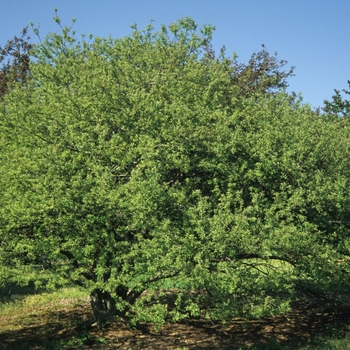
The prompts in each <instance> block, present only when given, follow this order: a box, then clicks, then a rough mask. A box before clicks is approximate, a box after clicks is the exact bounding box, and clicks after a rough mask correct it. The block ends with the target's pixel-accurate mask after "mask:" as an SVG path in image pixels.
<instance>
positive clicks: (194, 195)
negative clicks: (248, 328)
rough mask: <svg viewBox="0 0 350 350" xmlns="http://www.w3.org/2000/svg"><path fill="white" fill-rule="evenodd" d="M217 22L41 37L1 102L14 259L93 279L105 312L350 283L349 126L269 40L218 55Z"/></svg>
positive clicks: (86, 283) (331, 289)
mask: <svg viewBox="0 0 350 350" xmlns="http://www.w3.org/2000/svg"><path fill="white" fill-rule="evenodd" d="M212 32H213V28H212V27H210V26H204V27H203V28H202V29H201V30H198V29H197V26H196V24H195V23H194V22H193V20H191V19H190V18H186V19H183V20H179V21H178V22H176V23H175V24H172V25H170V26H169V27H168V28H167V27H161V29H160V30H159V31H158V32H157V31H155V30H154V29H153V28H152V27H151V26H149V27H147V28H146V29H145V30H143V31H140V30H138V29H137V28H136V27H135V28H134V30H133V32H132V34H131V35H130V36H128V37H125V38H121V39H111V38H109V39H103V38H95V39H89V40H87V39H86V40H83V41H81V42H79V41H78V40H77V39H76V38H75V37H74V35H72V33H71V32H70V30H69V29H68V28H66V27H64V28H63V31H62V33H61V34H51V35H49V36H48V37H47V38H46V40H44V41H43V43H42V44H41V45H38V46H37V47H36V48H35V50H34V52H33V54H34V57H35V60H33V61H32V63H31V66H30V72H31V79H30V80H29V81H28V82H27V84H25V85H23V84H20V83H18V84H17V86H16V87H14V88H13V89H12V90H11V91H10V92H9V93H8V94H7V95H6V96H5V97H4V100H3V101H2V103H1V122H0V137H1V138H0V161H1V163H0V189H1V193H2V195H1V196H0V237H1V243H0V265H1V266H6V268H7V269H13V270H15V271H17V273H18V274H21V273H24V271H28V266H33V265H35V266H40V267H41V269H42V270H43V271H48V270H52V271H54V272H55V273H56V275H57V276H60V278H61V279H63V280H64V281H69V282H71V283H72V282H73V283H76V284H78V285H81V286H83V287H85V288H86V289H87V291H89V292H90V294H91V303H92V307H93V310H94V313H95V317H96V320H97V321H98V322H105V321H108V320H110V319H113V318H114V317H115V316H119V317H122V318H124V319H125V320H127V321H130V322H136V321H138V320H144V321H153V322H156V323H158V324H162V323H163V322H164V321H165V320H174V321H176V320H179V319H182V318H186V317H191V316H205V317H208V318H211V319H217V320H229V319H230V318H232V317H234V316H241V315H243V316H247V317H249V316H260V315H264V314H273V313H277V312H281V311H284V310H287V309H288V305H289V304H288V303H289V301H290V299H291V298H293V296H294V295H295V293H296V292H297V291H298V290H300V288H306V287H309V288H313V289H314V290H318V291H319V292H327V293H335V294H341V293H343V291H344V290H346V288H348V287H349V282H348V281H349V279H348V272H349V255H350V252H349V249H350V240H349V227H350V225H349V222H350V215H349V209H348V208H349V204H350V193H349V191H350V186H349V179H350V177H349V175H350V173H349V170H350V169H349V168H350V163H349V153H350V151H349V146H350V144H349V138H348V132H347V130H346V129H345V128H340V129H339V127H338V126H337V125H336V124H335V123H333V122H332V121H331V120H325V118H321V117H319V116H317V115H316V114H315V113H314V112H313V111H312V110H310V108H309V107H308V106H303V105H302V104H301V103H300V102H299V101H298V100H296V99H294V100H293V103H291V97H290V96H288V95H287V94H286V93H285V92H284V91H283V87H284V86H285V78H286V77H287V76H288V74H290V73H288V72H287V73H282V72H280V71H278V70H276V67H277V66H276V64H277V65H278V62H277V61H274V60H273V59H272V60H269V59H267V57H268V56H266V55H264V54H263V55H262V56H259V59H260V62H264V60H265V62H267V63H270V65H269V64H268V65H267V66H265V70H264V68H262V69H261V70H259V64H258V62H256V64H254V63H253V62H250V63H249V64H248V65H246V67H249V66H250V68H251V69H250V70H249V69H248V68H247V69H238V68H237V65H236V64H235V60H234V59H229V58H227V57H225V55H224V54H221V55H220V56H219V57H217V58H216V57H215V56H214V54H213V53H212V51H211V50H210V49H208V47H209V48H210V40H211V36H212ZM258 61H259V60H258ZM254 72H255V73H254ZM273 72H275V73H274V74H272V73H273ZM254 74H255V75H254ZM254 77H256V79H255V80H254ZM254 81H255V83H254ZM254 86H255V87H256V88H255V89H254V88H252V87H254ZM243 87H246V90H245V91H243V92H242V89H243ZM271 91H273V93H271ZM344 288H345V289H344Z"/></svg>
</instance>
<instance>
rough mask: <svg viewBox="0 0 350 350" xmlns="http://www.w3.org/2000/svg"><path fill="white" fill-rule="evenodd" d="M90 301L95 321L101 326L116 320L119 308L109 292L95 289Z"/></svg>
mask: <svg viewBox="0 0 350 350" xmlns="http://www.w3.org/2000/svg"><path fill="white" fill-rule="evenodd" d="M90 302H91V306H92V310H93V312H94V316H95V321H96V323H97V324H98V325H99V326H101V325H103V324H105V323H108V322H112V321H114V320H115V317H116V316H117V314H118V313H117V308H116V306H115V300H114V299H113V298H112V296H111V295H110V294H109V293H108V292H103V291H101V290H100V289H95V290H94V291H93V292H92V293H91V294H90Z"/></svg>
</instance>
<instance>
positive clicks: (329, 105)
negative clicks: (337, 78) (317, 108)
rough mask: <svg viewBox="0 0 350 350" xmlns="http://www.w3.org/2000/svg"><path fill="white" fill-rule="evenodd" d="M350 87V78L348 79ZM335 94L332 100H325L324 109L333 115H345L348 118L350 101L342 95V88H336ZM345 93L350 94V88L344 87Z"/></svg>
mask: <svg viewBox="0 0 350 350" xmlns="http://www.w3.org/2000/svg"><path fill="white" fill-rule="evenodd" d="M348 84H349V87H350V80H348ZM334 91H335V95H333V96H332V101H328V100H325V101H324V107H323V110H324V111H325V112H326V113H329V114H331V115H335V116H340V117H343V118H344V117H345V120H347V119H348V118H346V117H349V115H350V101H349V100H346V99H345V98H344V97H342V95H341V92H340V90H337V89H335V90H334ZM342 92H344V93H345V95H350V90H345V89H343V90H342Z"/></svg>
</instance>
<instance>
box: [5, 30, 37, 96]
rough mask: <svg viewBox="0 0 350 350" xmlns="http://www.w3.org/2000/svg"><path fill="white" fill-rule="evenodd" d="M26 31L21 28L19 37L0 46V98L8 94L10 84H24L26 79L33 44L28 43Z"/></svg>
mask: <svg viewBox="0 0 350 350" xmlns="http://www.w3.org/2000/svg"><path fill="white" fill-rule="evenodd" d="M27 31H28V28H27V27H26V28H23V29H22V34H21V36H20V37H16V36H15V37H14V38H13V39H12V40H8V41H7V43H6V44H5V46H4V47H3V48H2V47H1V46H0V63H1V62H4V63H3V66H2V68H1V70H0V98H2V97H3V96H4V95H5V94H7V93H8V91H9V87H10V84H12V83H14V82H20V83H22V84H25V83H26V81H27V79H28V76H29V63H30V51H31V50H32V49H33V44H31V43H29V39H30V37H29V36H28V35H27ZM6 58H7V61H6Z"/></svg>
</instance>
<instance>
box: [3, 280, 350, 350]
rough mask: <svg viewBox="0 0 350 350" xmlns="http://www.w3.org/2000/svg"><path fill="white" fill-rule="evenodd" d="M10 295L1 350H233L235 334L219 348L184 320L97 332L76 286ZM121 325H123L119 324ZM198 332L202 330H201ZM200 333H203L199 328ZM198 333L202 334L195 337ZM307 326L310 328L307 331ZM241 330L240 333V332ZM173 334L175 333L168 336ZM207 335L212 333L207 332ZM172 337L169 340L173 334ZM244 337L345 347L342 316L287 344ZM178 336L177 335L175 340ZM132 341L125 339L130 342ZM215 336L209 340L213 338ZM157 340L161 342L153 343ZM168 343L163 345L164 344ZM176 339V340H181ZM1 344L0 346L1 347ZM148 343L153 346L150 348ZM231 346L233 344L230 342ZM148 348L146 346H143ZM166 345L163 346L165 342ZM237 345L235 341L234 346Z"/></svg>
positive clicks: (348, 344) (262, 348) (320, 348)
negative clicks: (197, 348) (156, 328)
mask: <svg viewBox="0 0 350 350" xmlns="http://www.w3.org/2000/svg"><path fill="white" fill-rule="evenodd" d="M12 291H14V292H16V294H11V295H10V294H7V295H6V297H4V296H3V297H2V299H0V300H2V302H0V344H1V349H11V350H12V349H19V350H39V349H43V350H46V349H47V350H48V349H53V350H61V349H62V350H63V349H87V348H89V349H107V348H108V349H111V348H115V349H128V348H130V349H132V350H136V349H140V346H141V345H142V347H143V348H144V349H150V348H162V346H163V348H164V344H170V341H172V342H173V343H172V344H175V343H174V342H177V341H179V342H180V343H179V346H176V347H175V346H174V347H170V345H169V347H168V348H169V349H175V348H176V349H186V350H187V349H188V350H189V349H191V348H192V347H188V346H183V345H181V344H184V343H185V340H191V341H192V342H193V341H194V343H195V340H198V341H203V339H206V344H208V346H207V347H203V349H210V348H215V349H228V348H229V349H234V347H232V341H233V340H232V339H236V333H235V335H234V336H233V338H231V340H230V344H231V346H229V347H227V344H228V343H227V340H228V338H227V337H226V338H225V336H224V338H222V340H224V342H222V344H224V345H223V346H214V347H213V345H210V344H211V343H210V342H211V341H213V339H210V335H209V333H206V331H205V329H208V327H206V326H205V327H204V328H203V329H201V328H196V329H192V330H191V329H190V328H191V327H188V328H186V327H185V326H184V324H182V325H181V324H179V325H177V324H176V325H167V326H166V327H165V329H164V331H162V333H163V334H162V335H160V334H159V333H158V334H155V333H153V331H152V328H149V330H150V331H148V332H146V333H142V332H140V331H135V330H130V329H127V328H126V327H125V326H120V325H117V326H115V327H114V328H112V329H106V330H103V331H97V330H96V329H95V330H94V329H91V328H90V325H91V323H92V313H91V309H90V305H89V298H88V296H87V295H86V292H85V291H84V290H82V289H79V288H76V287H65V288H61V289H58V290H54V291H51V292H48V291H46V292H43V291H41V292H40V293H37V292H36V291H35V290H34V289H33V288H29V287H27V289H25V288H24V289H23V288H18V289H16V288H13V289H12ZM347 322H349V319H348V320H347ZM123 327H124V328H123ZM203 330H204V331H203ZM202 331H203V332H202ZM200 332H202V335H201V336H202V338H200ZM312 332H313V330H312V329H311V328H310V333H312ZM243 333H244V332H243ZM174 334H177V335H176V336H174ZM210 334H214V333H213V332H212V333H210ZM220 336H222V335H220V334H219V335H218V334H216V335H215V337H217V338H216V340H217V339H219V340H218V341H219V342H220ZM174 337H175V338H174ZM243 337H248V338H246V345H245V346H241V348H240V349H242V350H279V349H287V350H288V349H290V350H294V349H298V350H331V349H332V350H333V349H335V350H344V349H350V325H348V324H347V323H346V320H343V321H342V323H339V322H338V324H337V323H332V324H329V325H328V326H327V328H325V330H324V331H322V332H320V331H318V332H316V333H312V336H311V337H310V338H309V339H306V340H305V339H303V340H300V338H298V339H297V338H296V340H295V341H294V342H293V341H292V340H288V341H286V342H283V343H279V342H278V341H276V340H275V339H273V338H271V339H268V340H267V342H266V343H265V344H260V345H250V346H248V343H250V344H252V343H254V342H255V339H257V337H255V336H254V335H252V334H249V335H242V339H243ZM180 338H181V339H180ZM130 339H131V340H133V342H131V340H130ZM214 340H215V339H214ZM159 341H163V343H162V344H163V345H160V344H161V343H155V342H159ZM167 342H169V343H167ZM181 342H182V343H181ZM3 344H5V345H3ZM128 344H130V346H129V345H128ZM154 344H159V345H158V346H155V347H154ZM235 345H236V343H235ZM147 346H150V347H147ZM165 346H167V345H165ZM238 348H239V346H238V345H237V347H236V349H238Z"/></svg>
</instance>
